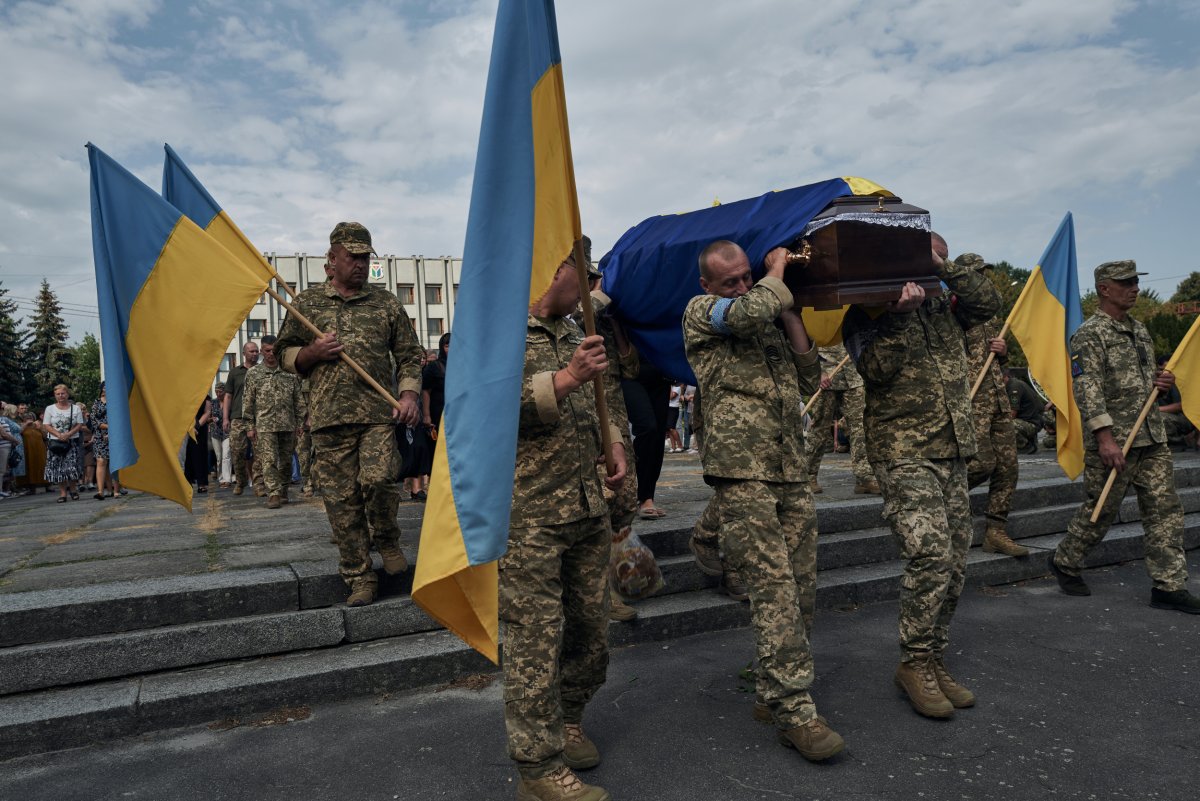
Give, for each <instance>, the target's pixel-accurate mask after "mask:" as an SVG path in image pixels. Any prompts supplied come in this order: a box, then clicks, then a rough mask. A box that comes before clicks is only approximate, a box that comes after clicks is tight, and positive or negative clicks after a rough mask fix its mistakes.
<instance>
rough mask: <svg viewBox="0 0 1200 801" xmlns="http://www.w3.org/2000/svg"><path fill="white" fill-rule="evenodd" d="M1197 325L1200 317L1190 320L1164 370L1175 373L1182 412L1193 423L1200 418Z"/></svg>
mask: <svg viewBox="0 0 1200 801" xmlns="http://www.w3.org/2000/svg"><path fill="white" fill-rule="evenodd" d="M1197 327H1200V317H1197V318H1196V319H1195V321H1193V322H1192V327H1191V328H1189V329H1188V330H1187V333H1186V334H1184V335H1183V339H1182V340H1180V342H1179V345H1178V347H1176V348H1175V352H1174V353H1173V354H1171V358H1170V359H1169V360H1167V364H1166V366H1165V369H1166V370H1168V371H1170V372H1172V373H1174V374H1175V387H1176V389H1178V390H1179V397H1180V399H1181V400H1182V401H1183V414H1184V416H1185V417H1187V419H1188V420H1191V421H1192V423H1193V425H1194V424H1195V422H1196V421H1197V420H1200V344H1197V343H1196V329H1197ZM1135 433H1136V432H1135Z"/></svg>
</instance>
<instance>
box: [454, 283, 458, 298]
mask: <svg viewBox="0 0 1200 801" xmlns="http://www.w3.org/2000/svg"><path fill="white" fill-rule="evenodd" d="M454 297H455V298H457V297H458V284H454Z"/></svg>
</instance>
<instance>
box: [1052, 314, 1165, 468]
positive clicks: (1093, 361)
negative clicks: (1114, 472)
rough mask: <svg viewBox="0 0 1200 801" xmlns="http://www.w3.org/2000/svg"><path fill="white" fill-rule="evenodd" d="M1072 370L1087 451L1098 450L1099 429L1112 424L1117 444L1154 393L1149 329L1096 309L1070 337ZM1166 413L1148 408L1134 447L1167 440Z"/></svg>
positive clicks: (1156, 408)
mask: <svg viewBox="0 0 1200 801" xmlns="http://www.w3.org/2000/svg"><path fill="white" fill-rule="evenodd" d="M1071 366H1072V371H1073V372H1074V373H1075V379H1074V390H1075V403H1076V405H1078V406H1079V414H1080V416H1081V417H1082V418H1083V430H1084V435H1083V439H1084V447H1086V448H1090V449H1092V450H1095V449H1096V448H1097V445H1096V436H1095V433H1094V432H1095V431H1096V429H1098V428H1104V427H1106V426H1112V434H1113V438H1114V439H1116V441H1117V445H1124V444H1125V438H1126V437H1128V436H1129V430H1130V429H1131V428H1133V424H1134V423H1136V422H1137V418H1138V415H1139V414H1140V413H1141V411H1142V406H1143V405H1144V404H1145V403H1146V399H1147V398H1148V397H1150V391H1151V390H1153V389H1154V386H1153V384H1154V376H1155V375H1156V374H1157V372H1158V369H1157V368H1156V367H1155V364H1154V342H1153V341H1151V339H1150V333H1149V332H1148V331H1147V330H1146V326H1144V325H1142V324H1141V323H1140V322H1138V321H1137V320H1135V319H1133V318H1132V317H1129V316H1128V315H1126V317H1125V319H1124V320H1114V319H1113V318H1112V317H1110V316H1108V315H1107V314H1105V313H1104V312H1102V311H1097V312H1096V313H1095V314H1093V315H1092V316H1091V317H1089V318H1088V319H1087V320H1085V321H1084V323H1083V325H1081V326H1079V328H1078V329H1076V331H1075V333H1074V334H1073V335H1072V336H1071ZM1166 441H1167V432H1166V429H1165V428H1164V427H1163V419H1162V413H1161V412H1159V411H1158V407H1157V406H1154V407H1152V408H1151V409H1150V414H1149V415H1148V416H1147V417H1146V423H1145V425H1143V426H1142V427H1141V428H1140V429H1139V430H1138V433H1137V436H1136V437H1135V438H1134V440H1133V446H1132V447H1135V448H1137V447H1141V446H1143V445H1150V444H1151V443H1156V442H1166Z"/></svg>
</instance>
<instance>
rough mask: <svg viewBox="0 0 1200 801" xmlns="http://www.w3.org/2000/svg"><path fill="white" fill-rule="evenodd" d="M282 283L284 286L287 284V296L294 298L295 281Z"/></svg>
mask: <svg viewBox="0 0 1200 801" xmlns="http://www.w3.org/2000/svg"><path fill="white" fill-rule="evenodd" d="M284 283H285V284H287V288H288V294H289V295H292V296H293V297H295V295H296V282H295V281H284Z"/></svg>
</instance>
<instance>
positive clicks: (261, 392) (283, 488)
mask: <svg viewBox="0 0 1200 801" xmlns="http://www.w3.org/2000/svg"><path fill="white" fill-rule="evenodd" d="M262 357H263V363H262V364H261V365H259V366H258V367H257V368H255V369H254V370H251V371H250V372H249V373H248V374H247V375H246V390H245V395H244V396H243V397H242V409H243V414H244V416H245V419H246V421H247V422H248V423H249V424H250V430H249V431H248V432H247V435H248V436H249V437H250V441H251V442H253V443H254V459H255V461H256V462H258V470H259V472H260V473H261V474H262V476H263V481H264V482H265V483H266V486H267V496H268V498H267V508H268V509H278V508H279V507H280V505H281V504H285V503H287V502H288V493H287V487H288V483H289V482H290V481H291V478H292V451H293V450H295V443H296V436H297V432H298V430H299V428H300V425H301V423H302V421H303V420H304V416H305V414H307V413H308V409H307V407H306V406H305V404H304V397H303V396H302V395H301V394H300V381H299V379H297V378H296V376H295V375H293V374H292V373H285V372H284V371H283V370H281V369H279V359H277V358H276V357H275V337H273V336H270V335H267V336H265V337H263V338H262Z"/></svg>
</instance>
